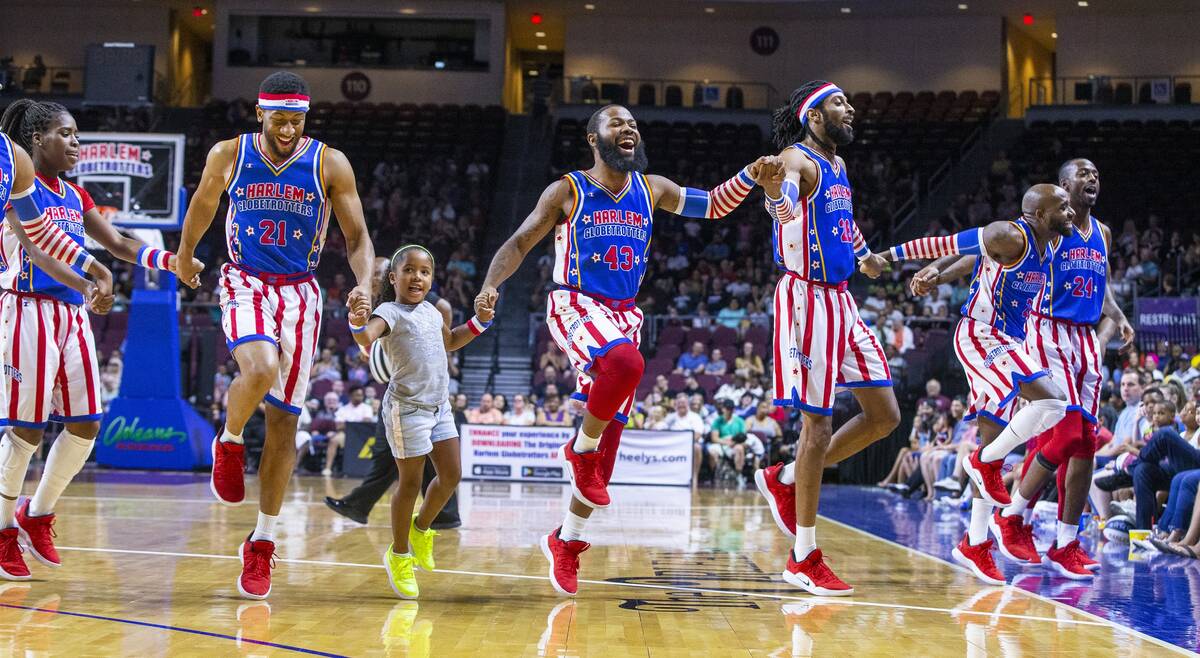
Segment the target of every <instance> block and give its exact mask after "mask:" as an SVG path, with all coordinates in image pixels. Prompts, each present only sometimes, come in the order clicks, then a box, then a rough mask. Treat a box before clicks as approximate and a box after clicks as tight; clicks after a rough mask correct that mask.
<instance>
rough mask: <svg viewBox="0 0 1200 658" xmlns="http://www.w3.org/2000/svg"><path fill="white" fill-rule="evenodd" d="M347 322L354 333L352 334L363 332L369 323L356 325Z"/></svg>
mask: <svg viewBox="0 0 1200 658" xmlns="http://www.w3.org/2000/svg"><path fill="white" fill-rule="evenodd" d="M346 324H349V325H350V333H352V334H361V333H362V332H364V331H366V330H367V325H365V324H364V325H363V326H361V327H356V326H354V324H353V323H351V322H347V323H346Z"/></svg>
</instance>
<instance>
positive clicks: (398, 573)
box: [383, 545, 421, 599]
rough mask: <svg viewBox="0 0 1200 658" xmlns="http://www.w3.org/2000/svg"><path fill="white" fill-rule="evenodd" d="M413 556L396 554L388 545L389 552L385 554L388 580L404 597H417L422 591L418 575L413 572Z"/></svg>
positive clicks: (384, 562)
mask: <svg viewBox="0 0 1200 658" xmlns="http://www.w3.org/2000/svg"><path fill="white" fill-rule="evenodd" d="M413 563H414V560H413V556H412V555H396V554H395V553H393V552H392V547H391V545H388V549H387V553H384V554H383V566H384V567H387V573H388V581H389V582H390V583H391V584H392V591H393V592H395V593H396V596H399V597H400V598H402V599H415V598H417V595H418V594H420V593H421V591H420V589H419V588H418V587H417V576H416V574H415V573H413V566H414V565H413Z"/></svg>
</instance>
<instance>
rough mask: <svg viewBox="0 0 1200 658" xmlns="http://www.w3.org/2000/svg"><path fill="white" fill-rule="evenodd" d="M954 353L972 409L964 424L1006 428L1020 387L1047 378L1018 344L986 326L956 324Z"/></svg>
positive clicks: (968, 320)
mask: <svg viewBox="0 0 1200 658" xmlns="http://www.w3.org/2000/svg"><path fill="white" fill-rule="evenodd" d="M954 351H955V352H956V353H957V354H958V360H959V362H961V363H962V366H963V369H964V370H966V373H967V383H968V384H970V386H971V405H970V407H969V408H968V409H967V415H966V416H964V417H963V420H972V419H973V418H975V417H976V416H983V417H985V418H988V419H990V420H992V421H993V422H995V423H997V424H999V425H1002V426H1003V425H1007V424H1008V421H1010V420H1012V415H1013V413H1014V407H1015V405H1013V404H1012V401H1013V400H1014V399H1015V398H1016V397H1017V395H1018V394H1020V392H1021V384H1023V383H1025V382H1030V381H1033V380H1035V379H1038V378H1039V377H1045V376H1046V371H1045V370H1043V369H1042V366H1040V365H1038V363H1037V360H1036V359H1035V358H1034V357H1033V356H1032V355H1031V354H1029V352H1028V351H1027V350H1026V348H1025V345H1024V344H1023V343H1022V342H1021V341H1019V340H1017V339H1015V338H1013V337H1012V336H1009V335H1008V334H1006V333H1004V332H1002V331H1000V330H999V329H997V328H995V327H993V326H992V325H991V324H988V323H987V322H980V321H978V320H974V319H971V318H963V319H962V320H959V322H958V326H956V327H955V328H954Z"/></svg>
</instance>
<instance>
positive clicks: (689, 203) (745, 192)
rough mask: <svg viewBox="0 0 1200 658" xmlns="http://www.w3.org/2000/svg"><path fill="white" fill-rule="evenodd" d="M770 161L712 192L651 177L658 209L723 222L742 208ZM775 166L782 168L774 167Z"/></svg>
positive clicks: (761, 160) (753, 165) (744, 170)
mask: <svg viewBox="0 0 1200 658" xmlns="http://www.w3.org/2000/svg"><path fill="white" fill-rule="evenodd" d="M767 160H768V158H759V159H758V160H756V161H754V162H752V163H750V164H748V165H746V166H745V167H743V168H742V170H741V171H739V172H738V173H736V174H734V176H733V178H730V179H729V180H727V181H725V182H724V183H721V184H720V185H718V186H717V187H716V188H715V189H713V190H712V191H706V190H698V189H696V188H694V187H681V186H680V185H679V184H677V183H675V181H672V180H671V179H669V178H664V177H662V176H647V177H646V182H648V183H650V191H651V192H652V193H653V194H654V199H655V207H656V208H662V209H663V210H667V211H670V212H673V213H675V214H676V215H681V216H683V217H698V218H701V219H720V218H722V217H724V216H725V215H728V214H729V213H731V212H733V211H734V209H735V208H737V207H738V206H740V205H741V204H742V202H743V201H745V200H746V197H747V196H749V195H750V192H751V190H753V189H754V184H755V183H754V179H755V177H756V176H759V175H761V174H760V172H759V168H760V167H761V166H763V164H764V162H766V161H767ZM770 166H772V167H776V166H780V165H775V164H772V165H770Z"/></svg>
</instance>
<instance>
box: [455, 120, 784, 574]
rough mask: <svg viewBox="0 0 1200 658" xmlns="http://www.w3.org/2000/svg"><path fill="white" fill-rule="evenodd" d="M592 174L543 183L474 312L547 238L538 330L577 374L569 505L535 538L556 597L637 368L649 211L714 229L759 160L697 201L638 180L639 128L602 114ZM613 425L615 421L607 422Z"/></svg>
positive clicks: (599, 489)
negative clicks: (550, 245)
mask: <svg viewBox="0 0 1200 658" xmlns="http://www.w3.org/2000/svg"><path fill="white" fill-rule="evenodd" d="M587 140H588V143H589V144H590V145H591V147H592V156H593V157H594V159H595V164H594V165H592V168H591V169H588V170H587V171H573V172H571V173H569V174H567V175H565V176H563V177H562V178H560V179H559V180H557V181H555V182H553V183H551V184H550V186H549V187H547V188H546V190H545V191H544V192H542V196H541V198H540V199H538V203H537V207H536V208H534V210H533V212H532V213H530V215H529V216H528V217H527V218H526V219H525V221H524V223H522V224H521V226H520V227H519V228H518V229H517V231H516V233H514V234H513V236H512V237H510V238H509V239H508V240H507V241H506V242H505V243H504V244H503V245H502V246H501V247H500V249H499V251H497V252H496V255H495V256H494V257H493V258H492V263H491V266H490V267H489V268H488V273H487V277H486V279H484V282H483V287H482V290H481V291H480V293H479V295H478V296H477V297H476V298H475V308H476V313H477V314H479V315H483V312H484V311H489V312H490V311H491V310H492V309H494V308H495V303H496V299H497V297H498V296H499V293H498V292H497V288H499V286H500V285H501V284H503V283H504V281H505V280H507V279H508V277H509V276H511V275H512V273H513V272H515V271H516V270H517V268H518V267H519V266H520V265H521V262H522V261H523V260H524V258H525V256H526V254H528V253H529V250H530V249H532V248H533V247H534V246H535V245H536V244H538V242H540V241H541V240H542V238H543V237H545V236H546V235H547V234H548V233H550V231H551V230H552V229H553V230H554V246H555V264H554V281H555V283H557V284H558V285H559V288H558V289H557V290H554V291H552V292H551V293H550V298H549V301H548V309H547V312H546V322H547V324H549V326H550V335H551V336H553V337H554V342H555V343H557V344H558V346H559V348H561V349H562V350H563V351H564V352H566V354H567V356H568V357H570V359H571V363H572V365H574V366H575V369H576V370H577V371H578V372H579V381H578V390H577V391H576V392H575V393H574V394H573V395H572V397H573V398H574V399H576V400H580V401H582V402H584V403H585V404H586V411H585V413H584V414H583V424H582V426H581V427H580V429H579V432H578V433H577V434H576V435H575V436H574V437H573V438H572V439H571V440H570V441H568V442H567V444H566V445H565V446H563V448H562V449H561V456H562V459H563V461H564V462H565V465H566V470H567V474H568V476H569V477H570V480H571V488H572V490H573V492H574V497H573V499H572V501H571V506H570V510H569V511H568V512H567V515H566V519H565V520H564V521H563V524H562V526H561V527H560V528H557V529H555V530H554V531H553V532H551V533H550V534H548V535H546V536H545V537H543V538H542V552H543V553H544V554H545V556H546V558H547V559H548V560H549V561H550V582H551V584H552V585H553V586H554V589H556V590H557V591H558V592H559V593H560V594H566V595H574V594H575V592H576V591H577V588H578V571H579V554H580V553H582V552H583V551H585V550H587V549H588V547H589V546H590V545H589V544H588V543H586V542H584V541H582V540H581V539H580V537H581V536H582V534H583V527H584V524H585V523H586V521H587V519H588V517H590V516H591V514H592V511H593V510H594V509H601V508H604V507H608V504H609V496H608V490H607V487H608V481H609V479H610V478H611V476H612V470H613V465H614V464H615V462H616V458H617V446H618V445H619V444H620V441H621V432H622V430H623V429H624V427H625V423H626V421H627V420H628V416H629V410H630V408H631V407H632V405H633V394H634V391H635V390H636V388H637V385H638V382H639V380H641V377H642V370H643V369H644V367H645V364H644V362H643V360H642V355H641V354H640V353H639V352H638V345H639V342H640V331H641V326H642V312H641V311H640V310H638V308H637V307H636V306H635V305H634V298H635V297H636V296H637V293H638V288H639V287H640V285H641V282H642V277H643V276H644V275H645V272H646V265H647V261H648V259H649V256H650V237H651V229H652V226H653V221H654V210H655V209H656V208H662V209H664V210H668V211H670V212H673V213H675V214H677V215H683V216H685V217H702V218H707V219H718V218H720V217H723V216H725V215H727V214H729V213H730V212H732V211H733V209H734V208H736V207H737V206H738V205H739V204H741V202H742V201H743V200H744V199H745V198H746V196H747V195H748V194H750V191H751V190H752V189H754V175H755V174H757V173H758V169H759V167H768V168H770V167H777V166H778V164H777V163H774V162H768V161H767V160H766V159H764V158H760V159H759V160H758V161H756V162H755V163H753V164H751V165H749V166H747V167H746V168H744V169H743V170H742V171H740V172H738V174H737V175H736V176H734V177H733V178H731V179H729V180H728V181H725V182H724V183H722V184H721V185H719V186H718V187H717V188H716V189H715V190H713V191H711V192H706V191H703V190H697V189H692V188H687V187H680V186H679V185H677V184H675V183H674V182H672V181H670V180H668V179H666V178H663V177H662V176H646V175H644V174H643V173H642V171H643V170H645V168H646V152H645V146H644V145H643V143H642V139H641V134H640V133H639V132H638V125H637V121H636V120H635V119H634V118H633V115H632V114H630V113H629V110H627V109H625V108H624V107H622V106H620V105H606V106H604V107H602V108H600V109H599V110H597V111H596V112H595V113H594V114H592V116H591V118H590V119H589V120H588V124H587ZM613 421H615V422H613Z"/></svg>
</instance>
